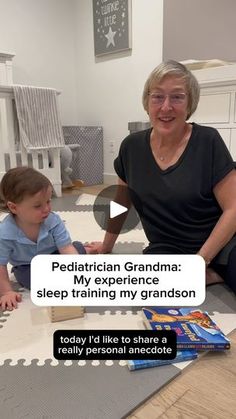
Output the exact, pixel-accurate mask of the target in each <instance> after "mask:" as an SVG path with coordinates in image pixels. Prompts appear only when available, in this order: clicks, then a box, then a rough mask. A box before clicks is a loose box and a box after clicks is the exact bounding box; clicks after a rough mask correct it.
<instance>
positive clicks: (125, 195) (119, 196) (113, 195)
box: [93, 185, 140, 234]
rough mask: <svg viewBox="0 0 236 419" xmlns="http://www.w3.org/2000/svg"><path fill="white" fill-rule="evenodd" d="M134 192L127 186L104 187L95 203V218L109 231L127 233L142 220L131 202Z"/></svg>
mask: <svg viewBox="0 0 236 419" xmlns="http://www.w3.org/2000/svg"><path fill="white" fill-rule="evenodd" d="M133 196H134V193H133V192H132V191H131V190H130V189H129V188H128V187H127V186H123V185H122V186H121V185H112V186H108V187H107V188H104V189H103V190H102V191H101V192H100V193H99V194H98V196H97V197H96V199H95V202H94V205H93V214H94V218H95V220H96V221H97V223H98V224H99V226H100V227H101V228H102V229H103V230H105V231H108V232H109V233H114V234H120V233H127V232H128V231H130V230H132V229H133V228H135V227H136V226H137V225H138V223H139V222H140V220H139V216H138V214H137V212H136V210H135V208H134V207H133V205H132V204H131V201H132V197H133Z"/></svg>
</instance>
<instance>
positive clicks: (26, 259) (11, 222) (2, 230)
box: [0, 212, 71, 266]
mask: <svg viewBox="0 0 236 419" xmlns="http://www.w3.org/2000/svg"><path fill="white" fill-rule="evenodd" d="M70 243H71V238H70V235H69V233H68V231H67V230H66V228H65V225H64V223H63V221H62V220H61V218H60V217H59V215H57V214H55V213H54V212H51V213H50V214H49V216H48V217H47V218H46V220H45V221H43V223H42V224H41V226H40V231H39V235H38V240H37V243H36V242H33V241H32V240H30V239H29V238H28V237H26V235H25V234H24V232H23V231H22V230H21V229H20V228H19V227H18V225H17V224H16V222H15V219H14V216H13V215H12V214H9V215H8V216H7V217H5V218H4V220H3V221H2V222H1V223H0V265H7V263H11V265H13V266H18V265H25V264H29V263H30V262H31V260H32V258H33V257H34V256H36V255H43V254H51V253H53V252H55V251H56V250H58V249H59V248H61V247H64V246H66V245H68V244H70Z"/></svg>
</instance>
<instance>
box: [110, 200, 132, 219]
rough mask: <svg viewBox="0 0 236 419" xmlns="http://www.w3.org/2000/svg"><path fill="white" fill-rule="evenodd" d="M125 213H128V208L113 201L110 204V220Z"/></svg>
mask: <svg viewBox="0 0 236 419" xmlns="http://www.w3.org/2000/svg"><path fill="white" fill-rule="evenodd" d="M126 211H128V208H126V207H124V206H123V205H120V204H117V202H114V201H111V202H110V218H115V217H117V216H118V215H121V214H124V212H126Z"/></svg>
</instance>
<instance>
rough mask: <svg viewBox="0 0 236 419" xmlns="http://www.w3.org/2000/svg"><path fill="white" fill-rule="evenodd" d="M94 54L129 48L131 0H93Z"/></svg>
mask: <svg viewBox="0 0 236 419" xmlns="http://www.w3.org/2000/svg"><path fill="white" fill-rule="evenodd" d="M93 26H94V51H95V55H96V56H99V55H104V54H111V53H114V52H118V51H124V50H128V49H131V0H115V1H112V0H93Z"/></svg>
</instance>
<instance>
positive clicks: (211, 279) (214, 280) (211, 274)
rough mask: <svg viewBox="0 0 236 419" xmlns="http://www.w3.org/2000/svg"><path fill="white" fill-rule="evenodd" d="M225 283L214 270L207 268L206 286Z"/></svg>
mask: <svg viewBox="0 0 236 419" xmlns="http://www.w3.org/2000/svg"><path fill="white" fill-rule="evenodd" d="M220 282H224V280H223V278H221V276H220V275H219V274H217V273H216V272H215V271H214V270H213V269H212V268H207V270H206V285H211V284H219V283H220Z"/></svg>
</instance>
